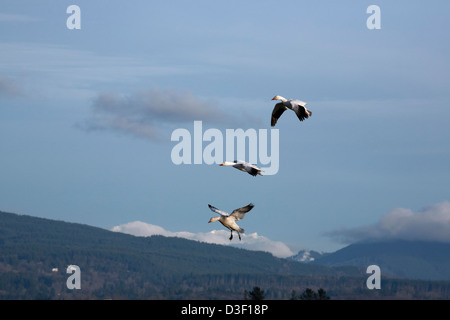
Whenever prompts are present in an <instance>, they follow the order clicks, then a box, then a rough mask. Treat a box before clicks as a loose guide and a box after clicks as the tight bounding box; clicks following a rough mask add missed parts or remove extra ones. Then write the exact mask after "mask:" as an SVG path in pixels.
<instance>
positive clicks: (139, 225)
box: [111, 221, 294, 258]
mask: <svg viewBox="0 0 450 320" xmlns="http://www.w3.org/2000/svg"><path fill="white" fill-rule="evenodd" d="M111 230H112V231H115V232H122V233H127V234H131V235H134V236H140V237H148V236H153V235H161V236H165V237H179V238H185V239H189V240H195V241H200V242H206V243H214V244H220V245H231V246H233V247H238V248H242V249H247V250H254V251H265V252H269V253H271V254H272V255H273V256H275V257H278V258H286V257H290V256H292V255H294V253H293V252H292V251H291V249H289V247H288V246H287V245H286V244H284V243H283V242H280V241H272V240H270V239H268V238H266V237H264V236H260V235H258V234H257V233H256V232H255V233H251V234H242V235H241V236H242V241H234V240H235V239H236V238H237V236H236V235H235V236H234V238H233V241H230V240H229V239H228V238H229V237H230V233H229V231H225V230H212V231H210V232H207V233H203V232H199V233H191V232H186V231H182V232H171V231H167V230H165V229H164V228H162V227H160V226H156V225H153V224H149V223H145V222H142V221H133V222H129V223H126V224H122V225H119V226H115V227H113V228H112V229H111Z"/></svg>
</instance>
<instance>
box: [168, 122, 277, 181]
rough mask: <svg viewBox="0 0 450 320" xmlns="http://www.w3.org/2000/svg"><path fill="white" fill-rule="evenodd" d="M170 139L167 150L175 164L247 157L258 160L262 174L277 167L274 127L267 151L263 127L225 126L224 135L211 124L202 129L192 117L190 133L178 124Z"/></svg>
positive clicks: (265, 130)
mask: <svg viewBox="0 0 450 320" xmlns="http://www.w3.org/2000/svg"><path fill="white" fill-rule="evenodd" d="M171 141H178V144H176V145H175V146H174V147H173V148H172V152H171V159H172V162H173V163H174V164H176V165H179V164H202V163H205V164H220V163H222V162H224V161H234V160H246V159H248V162H250V163H254V164H257V163H258V164H260V166H261V170H262V171H263V174H264V175H274V174H276V173H277V172H278V169H279V131H278V129H270V155H269V141H268V130H267V129H258V130H256V129H247V130H245V131H244V130H243V129H226V130H225V135H224V134H223V133H222V131H221V130H219V129H215V128H210V129H207V130H205V132H203V123H202V121H194V131H193V136H192V135H191V132H190V131H189V130H187V129H184V128H179V129H175V130H174V131H173V132H172V136H171ZM204 142H208V144H206V145H204ZM247 147H248V148H247ZM246 150H248V154H247V152H246ZM224 155H225V158H224Z"/></svg>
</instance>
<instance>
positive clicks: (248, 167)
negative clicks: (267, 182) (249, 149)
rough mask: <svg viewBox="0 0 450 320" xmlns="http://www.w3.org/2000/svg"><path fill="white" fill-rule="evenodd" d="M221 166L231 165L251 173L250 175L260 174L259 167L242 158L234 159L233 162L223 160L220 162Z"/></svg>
mask: <svg viewBox="0 0 450 320" xmlns="http://www.w3.org/2000/svg"><path fill="white" fill-rule="evenodd" d="M220 165H221V166H231V167H234V168H236V169H238V170H241V171H246V172H247V173H248V174H251V175H252V176H254V177H255V176H256V175H257V174H259V175H260V176H262V174H261V169H260V168H258V167H257V166H256V164H251V163H248V162H245V161H242V160H234V161H233V162H229V161H225V162H224V163H221V164H220Z"/></svg>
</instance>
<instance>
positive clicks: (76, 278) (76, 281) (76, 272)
mask: <svg viewBox="0 0 450 320" xmlns="http://www.w3.org/2000/svg"><path fill="white" fill-rule="evenodd" d="M66 273H69V274H72V275H71V276H69V277H68V278H67V281H66V286H67V289H70V290H73V289H81V270H80V267H79V266H76V265H73V264H71V265H70V266H68V267H67V270H66Z"/></svg>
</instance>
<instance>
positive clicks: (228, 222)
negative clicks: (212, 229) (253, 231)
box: [208, 203, 254, 241]
mask: <svg viewBox="0 0 450 320" xmlns="http://www.w3.org/2000/svg"><path fill="white" fill-rule="evenodd" d="M208 207H209V208H210V209H211V211H213V212H215V213H218V214H220V216H218V217H212V218H211V219H210V220H209V222H208V223H211V222H215V221H217V220H219V222H220V223H221V224H222V225H223V226H224V227H225V228H227V229H229V230H230V231H231V236H230V241H231V239H233V231H236V232H237V234H238V236H239V240H241V233H244V229H242V228H240V227H239V226H238V225H237V224H236V221H239V220H240V219H244V216H245V214H246V213H247V212H249V211H250V210H252V209H253V207H254V205H253V204H252V203H250V204H249V205H247V206H245V207H242V208H239V209H236V210H234V211H233V212H232V213H231V214H228V213H227V212H225V211H222V210H219V209H217V208H216V207H213V206H212V205H210V204H208Z"/></svg>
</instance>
